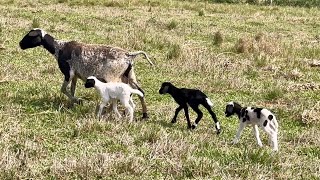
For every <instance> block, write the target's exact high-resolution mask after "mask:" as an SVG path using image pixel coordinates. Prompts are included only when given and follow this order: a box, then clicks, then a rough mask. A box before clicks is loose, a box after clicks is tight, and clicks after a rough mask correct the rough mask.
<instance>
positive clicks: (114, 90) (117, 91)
mask: <svg viewBox="0 0 320 180" xmlns="http://www.w3.org/2000/svg"><path fill="white" fill-rule="evenodd" d="M85 87H86V88H92V87H94V88H96V90H97V91H98V92H99V93H100V95H101V98H102V102H101V104H100V106H99V111H98V114H97V115H98V117H99V118H100V117H101V114H102V110H103V108H104V107H105V106H106V105H107V103H108V102H109V101H110V100H111V103H112V108H113V111H114V112H115V113H116V114H117V115H118V117H119V118H120V117H121V115H120V113H119V111H118V109H117V100H120V102H121V104H122V105H123V106H125V108H126V110H127V112H128V113H129V115H130V122H132V121H133V111H134V108H135V104H134V103H133V101H132V97H131V94H132V93H133V94H138V95H139V96H140V97H143V93H142V92H141V91H139V90H137V89H132V88H131V87H130V86H129V85H128V84H125V83H122V82H108V83H104V82H102V81H100V80H98V79H97V78H96V77H95V76H90V77H88V78H87V80H86V83H85ZM130 103H131V105H130Z"/></svg>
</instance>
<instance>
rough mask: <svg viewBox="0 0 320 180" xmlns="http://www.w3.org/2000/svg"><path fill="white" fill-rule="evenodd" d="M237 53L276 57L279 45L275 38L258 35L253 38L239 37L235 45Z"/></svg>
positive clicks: (279, 49) (262, 34) (279, 48)
mask: <svg viewBox="0 0 320 180" xmlns="http://www.w3.org/2000/svg"><path fill="white" fill-rule="evenodd" d="M235 51H236V52H237V53H264V54H268V55H276V54H278V53H280V51H281V43H280V41H279V40H277V39H276V38H272V37H268V36H266V35H265V34H264V33H261V32H260V33H258V34H256V35H255V37H253V38H252V37H241V38H240V39H239V40H238V41H237V43H236V44H235Z"/></svg>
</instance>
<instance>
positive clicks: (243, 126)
mask: <svg viewBox="0 0 320 180" xmlns="http://www.w3.org/2000/svg"><path fill="white" fill-rule="evenodd" d="M244 128H245V124H244V123H243V122H240V124H239V128H238V131H237V134H236V137H235V138H234V139H233V141H232V143H233V144H237V143H238V142H239V139H240V135H241V132H242V131H243V129H244Z"/></svg>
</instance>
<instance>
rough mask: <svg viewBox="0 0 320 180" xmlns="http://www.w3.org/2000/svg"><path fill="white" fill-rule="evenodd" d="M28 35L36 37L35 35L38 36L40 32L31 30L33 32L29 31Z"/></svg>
mask: <svg viewBox="0 0 320 180" xmlns="http://www.w3.org/2000/svg"><path fill="white" fill-rule="evenodd" d="M28 35H29V36H32V37H34V36H38V35H39V33H38V32H37V31H31V32H29V34H28Z"/></svg>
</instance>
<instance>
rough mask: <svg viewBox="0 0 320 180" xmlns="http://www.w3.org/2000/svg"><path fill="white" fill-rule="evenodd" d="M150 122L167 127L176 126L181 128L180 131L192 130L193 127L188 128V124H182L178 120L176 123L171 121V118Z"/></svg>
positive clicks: (175, 127)
mask: <svg viewBox="0 0 320 180" xmlns="http://www.w3.org/2000/svg"><path fill="white" fill-rule="evenodd" d="M150 123H153V124H158V125H160V126H162V127H165V128H174V129H179V130H180V131H186V130H188V131H190V130H191V129H187V126H186V124H184V123H183V124H182V125H181V124H180V123H178V122H176V123H171V122H170V121H169V120H160V121H150Z"/></svg>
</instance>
